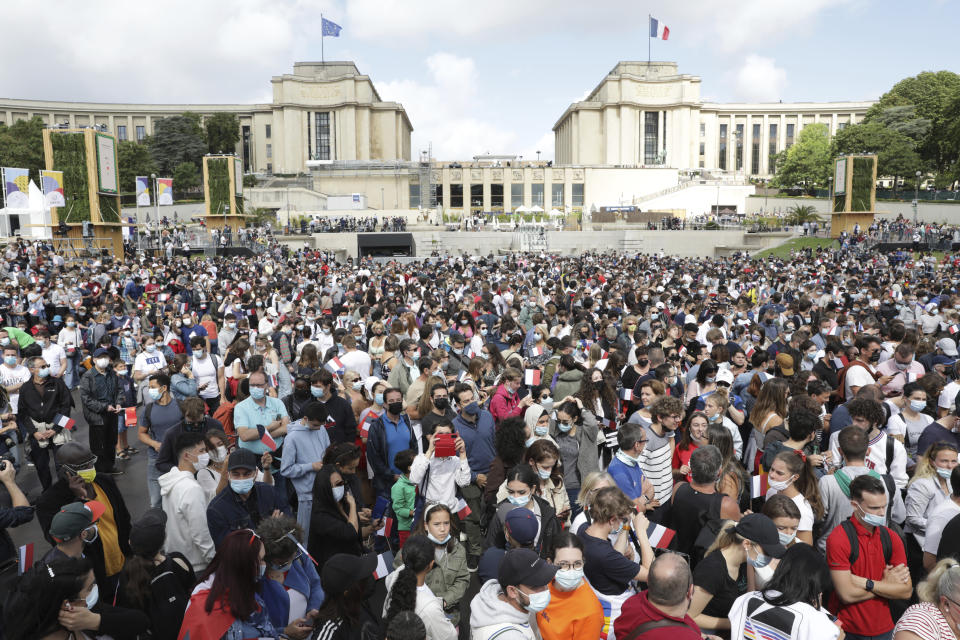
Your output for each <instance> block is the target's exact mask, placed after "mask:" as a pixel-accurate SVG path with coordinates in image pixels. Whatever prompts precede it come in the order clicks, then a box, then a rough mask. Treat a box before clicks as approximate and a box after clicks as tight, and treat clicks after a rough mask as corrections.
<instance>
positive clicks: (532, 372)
mask: <svg viewBox="0 0 960 640" xmlns="http://www.w3.org/2000/svg"><path fill="white" fill-rule="evenodd" d="M523 384H525V385H527V386H528V387H535V386H537V385H538V384H540V369H527V370H525V371H524V373H523Z"/></svg>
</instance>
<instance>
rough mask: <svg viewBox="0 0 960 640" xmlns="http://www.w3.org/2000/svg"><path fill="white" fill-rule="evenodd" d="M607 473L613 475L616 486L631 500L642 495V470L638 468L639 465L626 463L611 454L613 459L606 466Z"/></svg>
mask: <svg viewBox="0 0 960 640" xmlns="http://www.w3.org/2000/svg"><path fill="white" fill-rule="evenodd" d="M607 473H609V474H610V475H611V476H613V479H614V481H615V482H616V483H617V486H618V487H620V490H621V491H623V492H624V493H625V494H627V497H628V498H630V499H631V500H636V499H637V498H639V497H640V496H642V495H643V470H642V469H640V465H638V464H634V465H628V464H626V463H625V462H623V461H622V460H621V459H620V458H618V457H617V456H613V460H611V461H610V465H609V466H608V467H607Z"/></svg>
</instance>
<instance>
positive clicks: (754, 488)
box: [750, 473, 770, 499]
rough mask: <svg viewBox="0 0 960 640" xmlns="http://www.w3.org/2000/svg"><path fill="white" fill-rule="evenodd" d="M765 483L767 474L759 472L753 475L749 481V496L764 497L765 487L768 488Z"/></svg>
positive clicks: (752, 497)
mask: <svg viewBox="0 0 960 640" xmlns="http://www.w3.org/2000/svg"><path fill="white" fill-rule="evenodd" d="M769 488H770V487H769V485H768V484H767V474H765V473H761V474H758V475H755V476H753V479H752V480H751V482H750V498H751V499H756V498H764V497H766V495H767V489H769Z"/></svg>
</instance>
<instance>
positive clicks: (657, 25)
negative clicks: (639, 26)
mask: <svg viewBox="0 0 960 640" xmlns="http://www.w3.org/2000/svg"><path fill="white" fill-rule="evenodd" d="M650 37H651V38H659V39H660V40H666V39H667V38H669V37H670V28H669V27H668V26H667V25H665V24H662V23H661V22H660V21H659V20H657V19H656V18H654V17H652V16H651V17H650Z"/></svg>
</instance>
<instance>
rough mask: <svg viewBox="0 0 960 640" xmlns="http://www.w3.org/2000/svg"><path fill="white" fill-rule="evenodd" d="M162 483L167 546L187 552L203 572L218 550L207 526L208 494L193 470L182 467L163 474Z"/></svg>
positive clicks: (196, 567) (161, 492)
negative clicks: (185, 469)
mask: <svg viewBox="0 0 960 640" xmlns="http://www.w3.org/2000/svg"><path fill="white" fill-rule="evenodd" d="M158 482H159V483H160V496H161V498H163V510H164V512H166V514H167V542H166V547H167V548H168V549H176V550H177V551H180V552H181V553H183V555H184V556H186V558H187V560H189V561H190V564H191V565H193V569H194V571H196V572H197V573H198V574H199V573H200V572H202V571H203V570H204V569H206V568H207V565H208V564H210V561H211V560H213V556H214V554H215V553H216V549H215V548H214V546H213V538H211V537H210V529H209V528H208V527H207V495H206V493H205V492H204V490H203V487H201V486H200V483H199V482H197V479H196V478H194V477H193V474H192V473H190V472H189V471H181V470H180V469H179V468H178V467H174V468H173V469H171V470H170V471H168V472H167V473H165V474H163V475H162V476H160V478H159V481H158Z"/></svg>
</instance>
